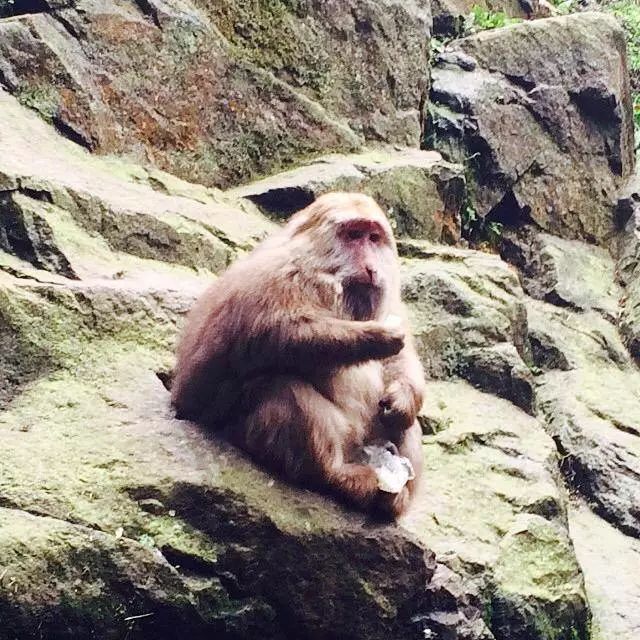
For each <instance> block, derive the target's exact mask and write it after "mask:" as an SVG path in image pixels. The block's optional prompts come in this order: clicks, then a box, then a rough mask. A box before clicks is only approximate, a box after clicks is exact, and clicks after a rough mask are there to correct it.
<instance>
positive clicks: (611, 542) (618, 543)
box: [569, 503, 640, 640]
mask: <svg viewBox="0 0 640 640" xmlns="http://www.w3.org/2000/svg"><path fill="white" fill-rule="evenodd" d="M569 527H570V530H571V538H572V540H573V544H574V547H575V551H576V555H577V557H578V560H579V562H580V566H581V567H582V570H583V572H584V576H585V583H586V590H587V596H588V598H589V605H590V607H591V612H592V614H593V625H592V636H591V637H592V638H593V640H607V639H608V638H617V639H618V640H635V639H636V638H637V637H638V635H639V634H640V588H639V586H638V569H637V568H638V566H640V543H639V542H638V541H637V540H634V539H632V538H629V537H627V536H625V535H624V534H622V533H620V532H619V531H618V530H616V529H615V528H613V527H612V526H611V525H610V524H608V523H607V522H604V521H603V520H601V519H599V518H598V517H597V516H595V515H594V514H593V513H592V512H591V511H590V510H589V508H588V507H587V506H585V505H584V504H580V503H576V504H574V505H573V506H572V507H571V508H570V510H569Z"/></svg>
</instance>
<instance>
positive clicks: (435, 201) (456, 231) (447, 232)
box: [229, 149, 465, 243]
mask: <svg viewBox="0 0 640 640" xmlns="http://www.w3.org/2000/svg"><path fill="white" fill-rule="evenodd" d="M327 191H361V192H364V193H367V194H368V195H370V196H372V197H373V198H375V199H376V201H377V202H378V203H379V204H380V206H382V207H383V208H384V209H386V210H387V212H388V213H389V217H390V218H391V220H392V224H393V225H394V227H395V232H396V234H398V235H400V236H410V237H413V238H424V239H427V240H433V241H443V242H450V243H455V242H457V241H458V240H459V239H460V210H461V208H462V204H463V201H464V198H465V182H464V175H463V172H462V168H461V167H459V166H457V165H452V164H450V163H448V162H444V161H443V160H442V158H441V157H440V155H439V154H437V153H435V152H433V151H419V150H417V149H401V150H397V149H396V150H393V149H387V150H378V151H373V152H369V153H363V154H359V155H349V156H340V155H333V156H327V157H325V158H320V159H319V160H318V161H316V162H314V163H313V164H310V165H307V166H303V167H300V168H298V169H293V170H291V171H288V172H286V173H282V174H278V175H275V176H273V177H270V178H266V179H264V180H260V181H258V182H254V183H251V184H249V185H245V186H242V187H239V188H237V189H234V190H232V191H231V192H229V193H230V195H231V196H232V197H234V198H247V199H249V200H250V201H251V202H253V203H254V204H255V205H257V207H258V208H259V209H260V210H261V211H262V212H264V213H266V214H267V215H270V216H275V217H277V218H285V217H287V216H289V215H290V214H291V213H293V212H295V211H297V210H298V209H302V208H303V207H305V206H307V205H309V204H311V203H312V202H313V201H314V200H315V199H316V198H317V197H318V196H319V195H321V194H323V193H326V192H327Z"/></svg>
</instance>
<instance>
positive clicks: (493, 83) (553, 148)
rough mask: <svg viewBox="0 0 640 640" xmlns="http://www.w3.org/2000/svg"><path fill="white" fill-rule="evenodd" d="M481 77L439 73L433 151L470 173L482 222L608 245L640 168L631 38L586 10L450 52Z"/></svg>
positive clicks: (476, 38)
mask: <svg viewBox="0 0 640 640" xmlns="http://www.w3.org/2000/svg"><path fill="white" fill-rule="evenodd" d="M450 47H451V49H452V50H453V51H461V52H463V53H465V54H467V55H469V56H472V57H473V58H474V59H475V60H476V61H477V62H478V68H477V69H475V70H474V71H464V70H463V69H461V68H459V67H454V66H451V65H442V66H441V65H438V66H436V67H435V68H434V70H433V83H432V89H431V99H432V102H433V105H432V106H431V108H430V115H429V118H428V121H427V125H426V135H427V140H428V142H429V144H430V145H431V146H432V147H433V148H435V149H436V150H438V151H440V152H441V153H442V155H443V156H444V157H445V158H446V159H447V160H450V161H452V162H460V163H464V164H466V166H467V168H468V172H467V177H468V178H469V189H470V195H471V202H472V205H473V207H474V209H475V212H476V214H477V216H479V218H480V219H484V218H488V219H489V220H495V221H499V222H502V223H507V224H513V225H518V224H522V223H523V222H528V221H533V222H534V223H535V224H536V225H537V226H538V227H540V228H541V229H542V230H544V231H547V232H549V233H552V234H554V235H559V236H562V237H566V238H570V239H575V238H581V239H586V240H589V241H591V242H596V243H601V244H604V243H606V242H607V241H608V240H610V239H611V237H612V235H613V234H614V232H615V231H616V228H615V221H614V214H613V209H614V204H615V201H616V196H617V190H618V189H619V188H620V186H621V185H622V184H623V183H624V181H625V179H626V178H627V177H628V176H629V175H630V174H631V172H632V171H633V167H634V152H633V122H632V110H631V99H630V93H629V78H628V73H627V70H626V53H625V39H624V33H623V31H622V29H621V28H620V26H619V25H618V23H617V22H616V21H615V19H614V18H612V17H610V16H607V15H604V14H597V13H581V14H575V15H571V16H566V17H560V18H552V19H548V20H539V21H532V22H525V23H522V24H517V25H512V26H509V27H505V28H503V29H496V30H492V31H485V32H482V33H479V34H476V35H473V36H470V37H467V38H464V39H462V40H459V41H457V42H455V43H453V44H452V45H450Z"/></svg>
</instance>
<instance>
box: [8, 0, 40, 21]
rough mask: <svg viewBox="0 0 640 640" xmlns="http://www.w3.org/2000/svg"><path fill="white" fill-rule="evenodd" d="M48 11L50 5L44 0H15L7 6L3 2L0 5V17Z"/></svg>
mask: <svg viewBox="0 0 640 640" xmlns="http://www.w3.org/2000/svg"><path fill="white" fill-rule="evenodd" d="M50 11H51V7H49V5H48V4H47V2H45V0H15V2H14V3H13V4H11V5H9V6H7V5H6V3H4V2H3V3H2V5H0V18H10V17H11V16H21V15H25V14H27V13H49V12H50Z"/></svg>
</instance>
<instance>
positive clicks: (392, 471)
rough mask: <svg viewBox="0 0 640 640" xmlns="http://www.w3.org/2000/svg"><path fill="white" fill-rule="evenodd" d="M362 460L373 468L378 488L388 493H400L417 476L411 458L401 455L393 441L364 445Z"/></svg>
mask: <svg viewBox="0 0 640 640" xmlns="http://www.w3.org/2000/svg"><path fill="white" fill-rule="evenodd" d="M361 461H362V462H363V463H364V464H368V465H369V466H370V467H372V468H373V470H374V471H375V473H376V476H377V478H378V488H379V489H380V491H384V492H386V493H400V492H401V491H402V489H403V488H404V486H405V485H406V484H407V482H409V480H413V479H414V478H415V477H416V475H415V471H414V470H413V465H412V464H411V460H409V458H405V457H404V456H401V455H399V454H398V449H397V448H396V446H395V445H394V444H393V443H391V442H387V443H385V444H382V445H380V444H370V445H367V446H365V447H363V448H362V453H361Z"/></svg>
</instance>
